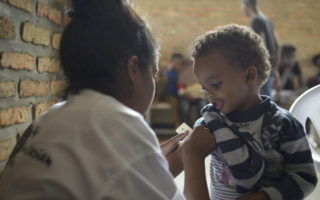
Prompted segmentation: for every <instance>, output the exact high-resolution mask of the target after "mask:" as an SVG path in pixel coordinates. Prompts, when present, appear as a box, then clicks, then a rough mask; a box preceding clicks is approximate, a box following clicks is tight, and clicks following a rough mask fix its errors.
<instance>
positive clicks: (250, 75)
mask: <svg viewBox="0 0 320 200" xmlns="http://www.w3.org/2000/svg"><path fill="white" fill-rule="evenodd" d="M257 78H258V71H257V68H256V66H254V65H250V66H249V67H248V68H247V70H246V81H247V83H248V84H249V85H252V84H253V83H254V82H255V81H256V80H257Z"/></svg>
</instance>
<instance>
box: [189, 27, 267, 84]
mask: <svg viewBox="0 0 320 200" xmlns="http://www.w3.org/2000/svg"><path fill="white" fill-rule="evenodd" d="M212 51H219V52H222V53H223V54H224V56H225V58H227V59H228V61H229V62H230V63H231V64H233V65H234V66H237V67H241V68H242V69H247V68H248V67H249V66H250V65H254V66H255V67H256V68H257V73H258V77H259V83H260V85H263V83H265V82H266V81H267V79H268V77H269V75H270V71H271V65H270V61H269V57H270V56H269V53H268V51H267V49H266V47H265V45H264V43H263V41H262V39H261V37H260V36H259V35H258V34H256V33H255V32H254V31H253V30H252V29H251V28H249V27H246V26H240V25H236V24H229V25H226V26H219V27H217V28H216V29H215V30H214V31H208V32H207V33H205V34H204V35H202V36H200V37H198V39H197V40H196V42H195V44H194V46H193V49H192V57H193V58H194V59H197V58H198V57H200V56H202V55H205V54H207V53H210V52H212Z"/></svg>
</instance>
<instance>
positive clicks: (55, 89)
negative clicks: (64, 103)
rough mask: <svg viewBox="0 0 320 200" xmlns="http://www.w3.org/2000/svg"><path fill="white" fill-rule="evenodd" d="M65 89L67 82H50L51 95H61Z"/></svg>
mask: <svg viewBox="0 0 320 200" xmlns="http://www.w3.org/2000/svg"><path fill="white" fill-rule="evenodd" d="M66 87H67V82H66V81H65V80H55V81H51V95H57V94H61V93H62V92H63V90H64V89H65V88H66Z"/></svg>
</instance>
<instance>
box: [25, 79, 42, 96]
mask: <svg viewBox="0 0 320 200" xmlns="http://www.w3.org/2000/svg"><path fill="white" fill-rule="evenodd" d="M47 94H48V82H47V81H36V80H23V81H21V82H20V85H19V96H20V97H31V96H36V97H40V96H46V95H47Z"/></svg>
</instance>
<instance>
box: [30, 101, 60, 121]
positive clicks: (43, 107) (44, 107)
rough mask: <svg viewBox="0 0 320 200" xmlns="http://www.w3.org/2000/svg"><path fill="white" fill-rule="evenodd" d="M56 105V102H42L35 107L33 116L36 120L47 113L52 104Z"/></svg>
mask: <svg viewBox="0 0 320 200" xmlns="http://www.w3.org/2000/svg"><path fill="white" fill-rule="evenodd" d="M55 103H57V102H56V101H49V102H42V103H40V104H38V105H36V106H35V108H34V114H33V116H34V117H35V119H36V118H38V117H39V116H40V115H41V114H42V113H44V112H46V111H48V110H49V109H50V108H51V106H52V105H53V104H55Z"/></svg>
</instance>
